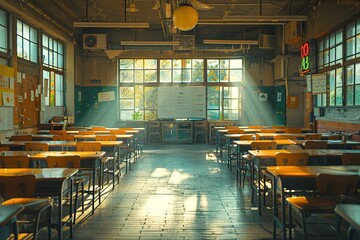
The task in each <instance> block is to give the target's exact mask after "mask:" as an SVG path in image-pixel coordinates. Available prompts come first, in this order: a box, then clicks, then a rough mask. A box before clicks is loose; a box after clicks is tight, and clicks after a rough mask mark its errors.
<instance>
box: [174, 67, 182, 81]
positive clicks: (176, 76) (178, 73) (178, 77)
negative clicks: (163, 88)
mask: <svg viewBox="0 0 360 240" xmlns="http://www.w3.org/2000/svg"><path fill="white" fill-rule="evenodd" d="M173 82H181V70H173Z"/></svg>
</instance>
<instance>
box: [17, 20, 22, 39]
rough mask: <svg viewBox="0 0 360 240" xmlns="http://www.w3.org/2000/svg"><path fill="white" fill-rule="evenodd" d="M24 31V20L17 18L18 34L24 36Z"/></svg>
mask: <svg viewBox="0 0 360 240" xmlns="http://www.w3.org/2000/svg"><path fill="white" fill-rule="evenodd" d="M22 31H23V28H22V22H21V21H19V20H17V22H16V34H17V35H20V36H22V34H23V33H22Z"/></svg>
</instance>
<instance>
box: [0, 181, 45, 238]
mask: <svg viewBox="0 0 360 240" xmlns="http://www.w3.org/2000/svg"><path fill="white" fill-rule="evenodd" d="M35 186H36V179H35V176H34V175H18V176H0V195H1V196H2V197H3V198H4V199H5V201H4V202H2V203H1V205H4V206H8V205H14V204H21V205H23V206H24V210H23V211H22V212H21V213H20V214H19V215H18V217H19V218H20V219H21V221H18V225H21V226H22V225H23V226H24V227H22V228H19V229H20V233H32V239H36V238H37V235H38V233H39V232H40V230H41V229H42V227H43V226H41V225H40V217H41V216H43V214H46V213H47V217H48V220H47V227H48V233H49V239H51V229H50V225H51V215H52V213H51V207H50V206H51V199H48V198H36V196H35ZM46 211H47V212H46ZM29 225H31V226H32V227H31V228H29ZM15 232H16V233H17V231H15ZM17 237H18V236H17V235H16V236H15V239H17Z"/></svg>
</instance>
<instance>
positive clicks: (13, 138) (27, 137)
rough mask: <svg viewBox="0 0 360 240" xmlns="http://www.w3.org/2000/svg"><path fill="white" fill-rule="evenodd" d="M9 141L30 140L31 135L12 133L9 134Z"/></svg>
mask: <svg viewBox="0 0 360 240" xmlns="http://www.w3.org/2000/svg"><path fill="white" fill-rule="evenodd" d="M9 140H10V141H32V136H31V135H14V136H11V137H10V139H9Z"/></svg>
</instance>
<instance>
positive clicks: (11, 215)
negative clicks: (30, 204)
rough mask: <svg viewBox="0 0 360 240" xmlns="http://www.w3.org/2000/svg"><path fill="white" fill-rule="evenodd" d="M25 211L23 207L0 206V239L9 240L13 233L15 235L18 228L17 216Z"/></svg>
mask: <svg viewBox="0 0 360 240" xmlns="http://www.w3.org/2000/svg"><path fill="white" fill-rule="evenodd" d="M22 210H24V206H23V205H8V206H1V205H0V239H7V238H8V237H9V236H10V234H11V232H12V231H13V233H14V234H15V235H17V232H16V233H15V232H14V231H16V229H17V227H16V225H17V223H16V216H17V215H18V214H19V213H21V211H22Z"/></svg>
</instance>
